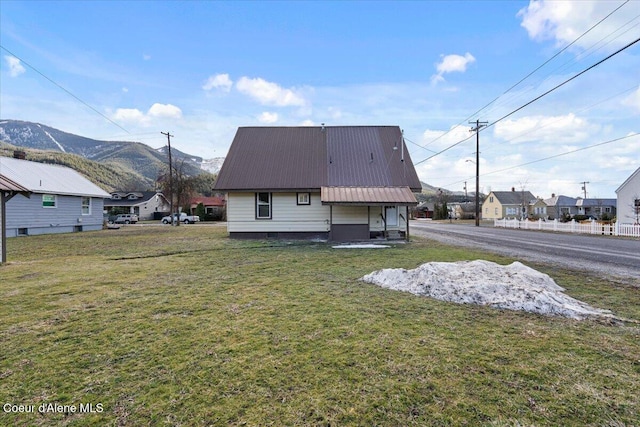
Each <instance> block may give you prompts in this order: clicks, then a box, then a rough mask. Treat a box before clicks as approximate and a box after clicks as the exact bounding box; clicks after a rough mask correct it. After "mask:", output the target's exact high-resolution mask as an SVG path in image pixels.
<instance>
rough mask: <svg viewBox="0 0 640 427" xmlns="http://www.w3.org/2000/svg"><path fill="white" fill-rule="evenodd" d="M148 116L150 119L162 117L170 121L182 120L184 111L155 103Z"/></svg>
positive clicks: (173, 106)
mask: <svg viewBox="0 0 640 427" xmlns="http://www.w3.org/2000/svg"><path fill="white" fill-rule="evenodd" d="M147 114H148V115H149V116H150V117H162V118H168V119H180V118H182V110H181V109H180V108H178V107H176V106H175V105H171V104H158V103H155V104H153V105H152V106H151V108H149V112H148V113H147Z"/></svg>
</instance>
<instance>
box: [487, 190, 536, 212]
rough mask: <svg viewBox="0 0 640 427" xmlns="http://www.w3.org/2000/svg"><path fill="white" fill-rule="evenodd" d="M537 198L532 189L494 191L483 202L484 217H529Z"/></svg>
mask: <svg viewBox="0 0 640 427" xmlns="http://www.w3.org/2000/svg"><path fill="white" fill-rule="evenodd" d="M536 200H537V199H536V197H535V196H534V195H533V194H531V192H530V191H515V189H512V190H511V191H492V192H491V193H489V195H488V196H487V198H486V199H485V200H484V202H483V203H482V210H481V213H482V219H501V218H523V217H524V218H527V217H528V216H529V207H530V206H531V202H534V203H535V202H536Z"/></svg>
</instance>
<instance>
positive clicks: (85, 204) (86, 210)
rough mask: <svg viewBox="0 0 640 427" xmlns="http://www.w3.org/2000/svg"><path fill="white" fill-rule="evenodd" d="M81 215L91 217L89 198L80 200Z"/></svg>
mask: <svg viewBox="0 0 640 427" xmlns="http://www.w3.org/2000/svg"><path fill="white" fill-rule="evenodd" d="M82 215H91V197H83V198H82Z"/></svg>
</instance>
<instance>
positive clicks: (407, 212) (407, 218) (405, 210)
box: [404, 205, 409, 242]
mask: <svg viewBox="0 0 640 427" xmlns="http://www.w3.org/2000/svg"><path fill="white" fill-rule="evenodd" d="M404 214H405V215H406V216H405V217H404V220H405V222H406V223H407V233H406V234H405V237H406V239H405V240H406V241H407V242H408V241H409V205H407V206H405V207H404Z"/></svg>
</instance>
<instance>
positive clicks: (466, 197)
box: [464, 181, 469, 203]
mask: <svg viewBox="0 0 640 427" xmlns="http://www.w3.org/2000/svg"><path fill="white" fill-rule="evenodd" d="M468 198H469V196H468V195H467V181H465V182H464V201H465V203H466V202H467V201H468Z"/></svg>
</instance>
